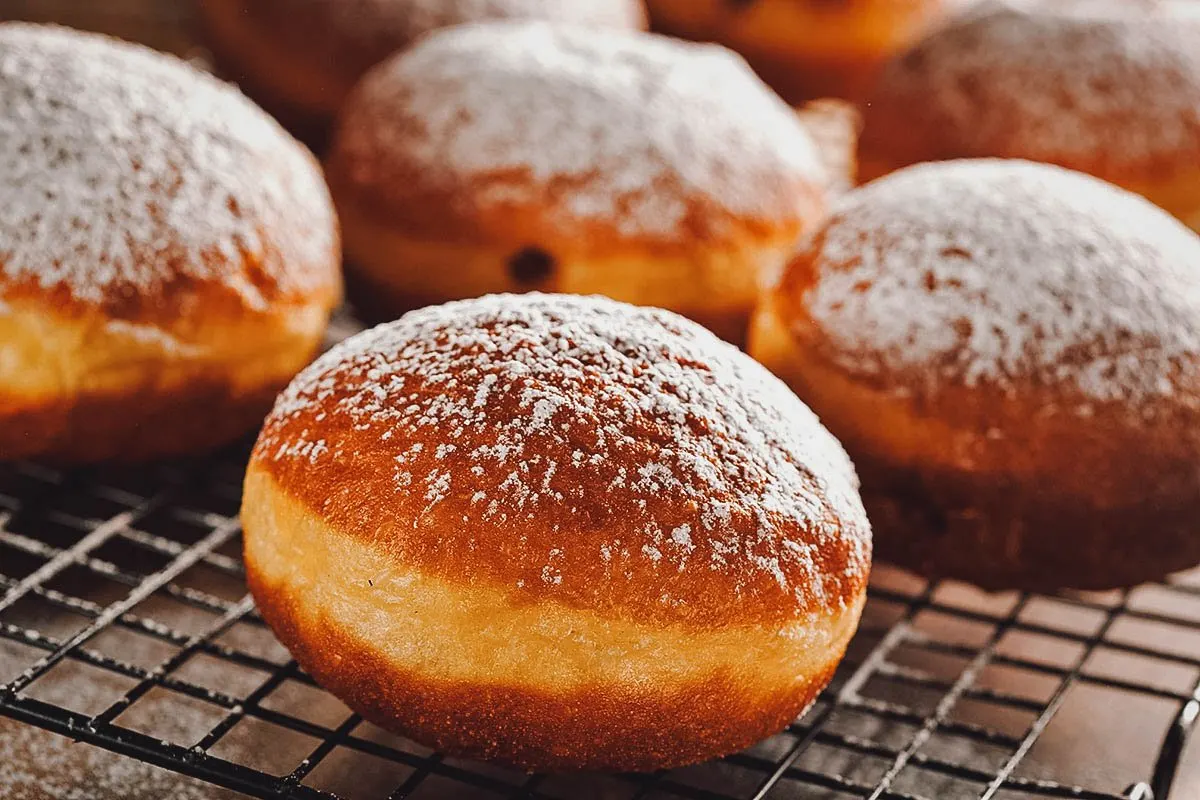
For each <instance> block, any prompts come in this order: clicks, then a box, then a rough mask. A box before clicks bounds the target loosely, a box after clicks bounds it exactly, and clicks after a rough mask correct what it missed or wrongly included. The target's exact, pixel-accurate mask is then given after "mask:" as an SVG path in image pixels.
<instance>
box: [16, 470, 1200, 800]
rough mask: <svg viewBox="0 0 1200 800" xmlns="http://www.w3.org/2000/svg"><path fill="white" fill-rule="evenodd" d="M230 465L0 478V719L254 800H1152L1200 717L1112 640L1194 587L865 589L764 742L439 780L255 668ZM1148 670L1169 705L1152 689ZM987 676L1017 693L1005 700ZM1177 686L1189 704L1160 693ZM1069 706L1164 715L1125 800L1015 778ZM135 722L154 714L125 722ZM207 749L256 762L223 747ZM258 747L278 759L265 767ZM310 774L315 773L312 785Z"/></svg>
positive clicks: (1187, 630)
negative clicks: (822, 689)
mask: <svg viewBox="0 0 1200 800" xmlns="http://www.w3.org/2000/svg"><path fill="white" fill-rule="evenodd" d="M244 457H245V448H244V447H243V448H235V449H233V450H232V451H230V452H227V453H225V454H224V455H222V456H221V457H219V458H214V459H208V460H202V461H195V462H190V463H181V464H170V465H160V466H156V467H152V468H146V469H130V470H124V471H113V470H99V469H97V470H91V471H81V472H60V471H56V470H53V469H49V468H46V467H42V466H36V465H11V466H6V467H2V468H0V590H2V594H0V668H2V669H3V671H0V681H2V683H0V715H4V716H8V717H12V718H14V719H16V720H18V721H20V722H22V723H26V724H29V725H35V726H39V727H41V728H44V729H47V730H50V731H53V732H55V733H59V734H62V735H64V736H68V737H71V738H73V739H75V740H77V741H81V742H87V743H89V744H93V745H98V746H100V747H103V748H107V749H110V750H113V751H116V752H118V753H122V754H124V755H126V756H130V757H133V758H136V759H140V760H143V761H146V762H149V763H152V764H155V765H158V766H161V767H166V768H169V769H171V770H176V771H179V772H182V773H185V774H188V775H191V776H194V777H197V778H201V779H204V780H206V781H210V782H212V783H215V784H218V785H221V786H224V787H227V788H229V789H234V790H237V791H239V792H243V793H245V794H248V795H250V796H253V797H262V798H268V797H294V798H332V797H338V796H340V794H341V791H342V790H340V789H339V788H338V787H337V786H336V785H335V784H337V783H338V781H339V780H342V781H343V782H344V781H345V780H346V779H347V778H348V776H353V777H354V779H355V781H358V780H359V778H360V776H361V775H362V774H365V772H366V771H371V770H374V771H373V772H372V773H371V774H373V775H376V776H378V775H385V776H390V777H388V778H381V779H380V780H390V781H391V782H392V783H394V785H387V786H382V787H381V786H377V785H375V786H372V788H371V791H373V792H375V794H372V795H370V796H377V797H390V798H407V797H425V796H453V797H462V796H471V797H474V796H478V797H492V798H574V797H578V796H598V797H623V798H626V797H627V798H643V797H645V798H649V797H655V798H665V797H680V798H693V799H694V800H727V799H728V800H732V798H766V797H810V796H818V797H829V798H835V797H838V798H840V797H860V798H872V800H883V799H884V798H887V799H889V800H918V799H919V798H929V799H930V800H932V799H933V798H944V797H980V798H1004V799H1005V800H1009V799H1010V798H1017V797H1050V798H1055V797H1057V798H1078V799H1080V800H1116V798H1122V797H1137V798H1142V800H1147V798H1151V797H1158V798H1160V800H1162V798H1167V797H1168V796H1169V791H1170V786H1171V781H1172V778H1173V777H1174V776H1175V773H1176V769H1177V767H1178V765H1179V763H1180V756H1181V754H1182V752H1183V749H1184V745H1185V743H1186V738H1187V733H1188V729H1189V728H1190V727H1191V725H1192V723H1193V722H1194V720H1195V719H1196V716H1197V713H1198V711H1200V694H1198V693H1200V683H1196V681H1197V680H1198V679H1200V653H1192V654H1188V653H1186V652H1184V651H1182V650H1171V649H1163V648H1159V647H1155V646H1153V643H1146V642H1139V641H1138V636H1137V635H1136V634H1135V635H1130V634H1129V631H1126V632H1125V633H1124V634H1123V633H1122V631H1121V630H1120V629H1121V628H1122V627H1125V628H1128V627H1129V625H1130V624H1131V623H1134V624H1140V625H1150V626H1158V627H1165V628H1167V629H1171V630H1172V631H1174V632H1173V633H1171V634H1170V635H1169V636H1168V637H1167V640H1173V641H1179V640H1180V639H1181V637H1186V636H1192V637H1196V636H1197V632H1198V631H1200V586H1198V585H1194V584H1193V583H1190V582H1187V581H1186V580H1185V581H1183V582H1179V583H1174V584H1170V585H1162V586H1155V587H1143V588H1141V589H1138V590H1134V591H1132V592H1120V593H1111V594H1108V595H1076V596H1067V597H1055V598H1048V597H1040V596H1034V595H1020V596H1017V595H1003V596H988V595H983V594H978V593H974V592H972V591H971V590H969V589H966V588H965V587H955V586H938V585H929V584H925V583H923V582H920V581H916V580H915V579H912V578H907V577H904V576H903V575H900V574H897V573H892V572H891V571H890V570H887V569H886V568H885V569H884V570H882V571H881V577H879V578H877V579H876V580H875V585H874V586H873V587H872V595H871V600H870V603H869V606H868V611H867V614H866V619H865V622H864V626H863V630H862V632H861V633H860V635H859V637H858V639H857V640H856V646H855V647H854V648H853V649H852V653H851V655H850V657H849V658H848V659H847V664H846V666H845V667H844V668H843V670H842V671H841V673H840V674H839V676H838V678H837V679H836V680H835V682H834V684H833V686H832V687H831V688H830V690H829V691H827V692H826V693H825V695H824V696H823V697H822V698H821V699H820V700H819V701H818V703H817V704H816V705H815V706H814V708H813V709H811V710H810V711H809V712H808V714H806V715H805V716H804V717H802V718H801V719H800V720H798V721H797V722H795V723H794V724H793V725H792V726H790V727H789V728H788V729H787V731H785V732H783V733H781V734H780V735H779V736H776V737H774V738H773V739H771V740H769V741H768V742H766V743H764V744H762V745H759V746H758V747H756V748H753V749H752V750H750V751H748V752H746V753H742V754H739V755H735V756H731V757H729V758H728V759H725V760H724V761H722V762H716V763H714V764H710V765H703V766H700V767H695V768H690V769H687V770H677V771H675V772H671V773H663V774H656V775H624V776H604V777H600V776H578V777H575V778H568V777H563V776H552V777H550V776H538V775H535V776H526V775H522V774H517V773H513V772H509V771H507V770H502V769H496V768H493V767H488V766H484V765H477V764H472V763H469V762H458V761H453V760H448V759H446V758H444V757H442V756H441V755H439V754H436V753H431V752H429V751H426V750H423V749H422V748H420V747H419V746H417V745H414V744H413V743H411V742H407V741H405V740H402V739H399V738H396V737H388V736H386V735H384V734H382V732H379V731H378V730H376V729H373V728H371V726H369V725H368V724H367V723H364V722H362V721H361V720H360V719H359V718H358V717H357V716H355V715H354V714H352V713H350V712H349V711H348V710H346V709H344V707H341V706H340V704H336V703H334V702H332V701H331V700H330V699H329V698H328V696H326V697H325V702H324V705H325V706H326V707H327V708H325V709H324V712H323V713H322V715H321V716H322V717H323V718H322V719H314V718H313V716H314V715H313V714H312V713H311V710H312V708H313V707H314V706H320V705H321V703H320V702H316V701H315V700H314V699H313V698H314V696H316V693H317V692H318V691H319V690H318V689H317V688H316V686H315V684H313V682H312V680H311V679H310V678H309V677H308V676H306V675H305V674H304V673H303V672H302V671H301V670H300V669H299V668H298V667H297V666H296V664H295V663H294V662H293V661H291V660H290V659H289V658H287V656H286V653H283V652H282V651H281V650H280V649H279V648H278V647H277V646H275V647H274V648H273V649H272V648H271V647H270V646H269V645H268V647H266V648H265V650H267V651H270V652H264V648H263V647H262V643H263V641H264V640H269V639H270V634H269V631H267V630H266V628H265V626H264V625H263V623H262V621H261V619H260V618H259V617H258V615H257V614H256V612H255V610H254V606H253V603H252V601H251V599H250V598H249V597H248V596H246V595H245V590H244V586H243V584H242V577H243V570H242V564H241V562H240V560H239V558H238V551H239V544H240V543H239V539H240V529H239V525H238V520H237V506H238V498H239V493H240V480H241V466H240V465H241V464H242V462H243V459H244ZM1172 609H1175V610H1172ZM1179 609H1182V610H1183V611H1194V612H1196V614H1195V616H1187V615H1185V614H1184V613H1183V611H1181V610H1179ZM113 634H119V635H118V636H115V637H114V636H113ZM1020 637H1038V638H1040V639H1041V640H1043V641H1044V642H1049V643H1050V644H1052V645H1054V646H1055V647H1052V648H1050V649H1051V650H1054V651H1055V652H1054V653H1053V655H1051V656H1049V657H1047V656H1045V655H1044V654H1045V652H1047V650H1046V648H1045V647H1044V646H1043V647H1042V648H1041V651H1042V653H1043V656H1042V657H1034V656H1031V655H1029V654H1028V653H1027V652H1025V653H1022V650H1023V649H1024V650H1025V651H1028V649H1029V648H1028V647H1024V648H1023V647H1022V645H1021V638H1020ZM130 640H136V641H140V642H143V643H153V644H154V645H155V647H152V648H147V647H143V646H138V645H136V644H131V643H130ZM1161 640H1162V639H1161V637H1160V641H1161ZM1014 642H1017V644H1016V645H1014ZM1035 649H1036V648H1035ZM147 650H149V655H148V654H147V652H146V651H147ZM130 654H135V656H136V657H133V658H131V657H130ZM1102 654H1106V655H1107V656H1109V657H1110V658H1111V657H1113V656H1115V657H1117V658H1120V657H1125V658H1137V659H1143V660H1146V659H1149V660H1151V661H1153V662H1156V663H1158V664H1160V665H1161V666H1162V669H1159V670H1151V671H1150V673H1152V675H1153V676H1157V677H1151V678H1147V677H1145V675H1143V677H1142V678H1141V679H1137V678H1130V677H1122V676H1120V675H1116V674H1113V670H1112V669H1105V668H1104V665H1103V664H1102V663H1101V661H1102V660H1103V659H1099V658H1098V656H1100V655H1102ZM80 665H82V666H83V667H86V671H85V672H84V673H82V674H85V675H93V676H94V675H97V674H100V673H107V674H110V675H113V676H117V677H119V678H120V679H121V681H120V684H119V688H118V689H117V690H114V691H111V693H110V696H107V697H101V698H87V700H86V703H85V705H87V706H88V707H86V708H83V709H76V708H72V707H71V705H72V704H73V702H74V701H73V700H72V701H67V702H64V701H63V700H62V699H61V694H62V687H61V686H59V688H58V689H57V690H56V689H55V687H54V684H55V681H56V677H55V676H56V674H58V673H60V672H61V673H62V674H63V676H65V677H60V678H58V679H57V680H58V682H59V683H60V684H62V683H63V681H66V684H65V685H67V686H69V687H71V690H70V694H71V695H73V696H74V697H79V696H83V695H87V694H88V691H87V685H86V683H81V681H87V680H88V679H87V678H81V677H80V673H79V672H78V668H79V666H80ZM197 665H199V666H200V667H202V668H200V669H198V668H197ZM1172 668H1174V670H1175V672H1177V673H1179V674H1176V675H1174V676H1173V677H1174V680H1175V685H1174V686H1171V685H1168V684H1169V683H1170V681H1169V680H1167V681H1165V680H1164V679H1162V675H1163V674H1164V670H1166V671H1170V670H1171V669H1172ZM1003 674H1010V675H1011V674H1016V675H1019V676H1023V677H1022V678H1019V679H1013V680H1009V681H1007V684H1008V686H1006V685H1005V684H1006V682H1005V681H1004V680H1003V679H1002V678H998V676H1002V675H1003ZM1185 674H1186V676H1187V679H1189V680H1191V681H1193V684H1192V685H1191V686H1190V687H1188V686H1182V685H1179V679H1180V678H1181V677H1184V675H1185ZM1028 679H1036V680H1034V681H1032V684H1031V683H1030V681H1029V680H1028ZM1033 684H1036V686H1037V687H1038V690H1037V691H1032V692H1031V691H1029V690H1028V686H1029V685H1033ZM1012 685H1022V686H1025V689H1023V690H1022V692H1023V693H1022V692H1018V691H1014V690H1013V689H1012V688H1011V686H1012ZM1080 687H1098V688H1102V689H1105V690H1110V691H1113V692H1117V693H1121V694H1124V695H1132V696H1140V697H1143V698H1148V699H1151V700H1156V701H1159V702H1162V703H1166V704H1167V705H1168V706H1170V708H1171V710H1172V713H1171V714H1170V715H1169V717H1168V718H1167V719H1165V720H1164V722H1165V724H1162V725H1161V727H1160V729H1159V731H1158V736H1159V737H1161V741H1162V747H1161V750H1160V752H1159V754H1158V756H1157V758H1158V761H1157V764H1156V765H1155V766H1154V768H1153V769H1151V768H1150V767H1149V765H1148V766H1147V769H1146V772H1145V773H1144V774H1131V775H1129V776H1128V780H1129V781H1130V782H1133V783H1134V785H1133V786H1131V787H1129V788H1128V789H1126V788H1125V787H1124V785H1123V784H1122V785H1119V786H1109V787H1101V788H1088V787H1075V786H1067V785H1063V784H1062V783H1058V782H1054V781H1051V780H1047V779H1046V775H1047V770H1046V769H1042V770H1041V771H1040V773H1039V774H1037V775H1036V776H1033V777H1031V776H1029V775H1026V774H1023V773H1022V770H1021V767H1022V765H1023V762H1024V760H1025V759H1026V758H1027V757H1028V756H1029V755H1030V753H1031V751H1032V750H1033V749H1034V748H1035V747H1036V746H1037V745H1038V744H1039V742H1040V741H1041V740H1042V739H1043V737H1046V736H1047V735H1048V731H1049V730H1050V728H1051V727H1052V726H1053V724H1054V721H1055V719H1056V714H1058V713H1059V712H1060V711H1061V710H1062V709H1063V707H1064V705H1065V704H1066V703H1067V702H1068V700H1069V697H1070V695H1071V693H1072V691H1073V690H1075V689H1076V688H1080ZM297 692H299V693H301V694H303V695H304V696H305V698H306V699H303V700H298V699H296V697H295V695H296V694H297ZM305 693H307V694H305ZM288 695H291V696H292V697H291V698H290V699H288V700H287V701H286V702H279V697H281V696H288ZM56 697H59V698H60V699H57V700H56V699H55V698H56ZM176 700H179V701H186V702H187V703H189V704H196V705H199V706H201V707H205V708H206V709H207V710H208V713H206V714H200V715H196V714H194V713H191V712H190V711H189V715H190V716H192V717H195V716H200V717H202V718H203V720H204V722H203V723H202V724H200V725H199V726H198V727H197V726H195V725H192V726H191V727H192V730H191V731H186V732H185V731H178V732H176V731H167V732H165V733H164V731H162V730H156V729H154V725H153V724H152V722H151V723H148V722H147V720H151V721H152V720H153V719H154V718H155V717H156V716H157V717H161V716H162V715H163V713H164V712H163V711H162V710H161V709H166V712H165V713H166V714H167V715H168V716H169V715H170V714H171V713H172V712H171V709H173V708H175V707H176V706H177V705H178V704H177V703H176ZM151 707H158V708H159V709H160V710H158V711H155V712H154V713H145V712H146V710H147V709H148V708H151ZM176 722H177V721H176V720H171V721H169V722H168V727H170V726H171V725H174V724H175V723H176ZM248 730H249V731H251V732H253V733H248V732H247V731H248ZM268 732H269V733H268ZM1101 733H1102V734H1103V735H1105V736H1114V737H1117V738H1120V737H1121V736H1122V731H1121V730H1112V731H1107V732H1101ZM231 737H233V738H236V739H241V740H243V741H250V740H254V741H257V742H259V743H260V744H259V746H258V747H257V748H247V747H228V746H226V744H227V741H228V740H230V738H231ZM263 742H269V743H270V744H262V743H263ZM280 742H285V743H286V747H283V748H282V750H284V751H286V752H285V753H280V752H276V750H277V749H278V748H276V745H277V744H278V743H280ZM1088 748H1089V749H1092V745H1088ZM1154 748H1155V749H1156V750H1157V749H1158V742H1157V741H1156V742H1154ZM268 761H269V762H270V763H266V762H268ZM359 762H361V763H359ZM329 763H336V764H338V765H339V766H338V767H337V768H327V769H324V770H323V769H322V767H323V765H326V764H329ZM1051 766H1053V765H1051ZM1142 778H1144V779H1145V780H1146V782H1145V783H1141V782H1140V779H1142ZM331 781H332V783H331ZM601 783H602V784H603V785H604V786H605V787H606V788H604V789H603V790H602V791H601V792H600V793H597V791H598V790H597V789H596V786H597V785H599V784H601ZM431 785H432V786H433V787H434V789H433V790H429V791H432V792H434V794H432V795H427V794H426V793H425V792H426V790H427V789H428V787H429V786H431ZM351 788H353V787H351ZM358 788H360V789H361V788H362V786H361V784H360V785H359V787H358ZM439 791H440V792H441V794H440V795H439V794H437V793H436V792H439ZM348 796H349V795H348ZM358 796H366V795H361V794H360V795H358Z"/></svg>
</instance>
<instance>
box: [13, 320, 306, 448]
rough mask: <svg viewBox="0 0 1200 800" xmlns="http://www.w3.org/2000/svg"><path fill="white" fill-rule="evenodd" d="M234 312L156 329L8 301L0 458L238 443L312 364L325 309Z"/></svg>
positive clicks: (148, 325)
mask: <svg viewBox="0 0 1200 800" xmlns="http://www.w3.org/2000/svg"><path fill="white" fill-rule="evenodd" d="M233 305H234V307H233V308H228V307H227V308H222V306H221V305H220V304H217V303H213V304H210V305H209V306H207V307H206V308H207V309H208V310H210V311H211V312H212V313H211V316H207V317H205V318H203V319H197V318H195V317H181V318H180V320H179V321H178V323H177V324H176V325H174V326H171V327H160V326H159V325H157V324H155V323H153V322H131V321H130V320H128V319H119V318H115V317H112V316H109V315H108V314H107V313H106V312H104V311H98V310H91V311H87V310H80V309H77V308H75V309H72V308H71V307H70V306H68V307H67V313H58V312H57V311H56V310H55V309H54V308H53V307H52V306H49V305H47V304H46V303H44V302H43V301H42V300H40V299H39V300H24V299H23V300H20V301H15V300H11V299H10V300H9V301H8V302H6V303H4V304H3V305H2V306H0V341H4V343H5V353H4V356H5V357H4V359H3V360H0V387H3V388H0V460H8V459H16V458H44V459H48V460H51V461H58V462H68V463H70V462H97V461H110V460H111V461H138V460H145V459H150V458H159V457H163V456H168V455H178V454H187V453H191V452H203V451H208V450H211V449H213V448H216V447H218V446H220V445H222V444H225V443H226V442H228V441H230V440H232V439H235V438H237V437H238V436H241V435H243V434H246V433H247V432H249V431H250V430H252V429H253V428H255V427H256V426H257V425H259V424H260V423H261V422H262V419H263V417H265V416H266V412H267V411H268V410H269V409H270V406H271V402H272V401H273V399H274V397H275V395H276V394H277V393H278V392H279V390H280V389H282V388H283V387H284V386H285V385H286V384H287V382H288V381H289V380H290V379H291V378H292V376H294V375H295V374H296V372H298V371H299V370H300V369H301V368H303V367H304V365H305V364H307V363H308V362H309V360H310V359H311V358H312V355H313V353H314V352H315V351H316V349H317V346H318V344H319V342H320V339H321V335H322V333H323V331H324V329H325V326H326V322H327V320H328V317H329V307H328V305H327V304H325V303H323V302H321V301H320V300H315V301H313V302H311V303H307V304H302V305H293V306H276V307H275V308H274V309H273V310H272V313H271V314H269V315H268V314H262V315H246V314H244V313H238V312H239V311H240V308H238V307H237V304H233Z"/></svg>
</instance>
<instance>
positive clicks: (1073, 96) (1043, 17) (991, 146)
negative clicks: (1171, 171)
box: [867, 0, 1200, 179]
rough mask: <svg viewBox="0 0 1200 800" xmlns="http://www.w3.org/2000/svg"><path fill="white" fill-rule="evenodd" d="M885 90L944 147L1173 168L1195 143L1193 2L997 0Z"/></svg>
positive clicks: (960, 152)
mask: <svg viewBox="0 0 1200 800" xmlns="http://www.w3.org/2000/svg"><path fill="white" fill-rule="evenodd" d="M889 96H890V97H891V98H892V102H894V103H897V104H900V105H899V107H898V109H897V113H902V114H904V116H905V118H906V119H907V120H909V121H910V123H916V124H921V125H927V126H928V127H929V130H930V133H931V136H930V138H931V139H934V140H944V141H945V143H946V146H947V148H948V150H949V151H950V152H946V153H942V154H938V155H941V156H943V157H970V156H1004V157H1018V158H1029V159H1033V160H1037V161H1048V162H1052V163H1057V164H1061V165H1063V166H1068V167H1072V168H1077V169H1086V170H1087V171H1096V173H1097V174H1100V175H1102V176H1103V177H1108V178H1110V179H1117V178H1119V177H1121V176H1122V175H1123V173H1126V172H1128V171H1134V172H1135V174H1136V173H1138V172H1140V171H1142V170H1146V169H1154V168H1173V166H1174V165H1175V164H1176V163H1178V160H1179V158H1180V154H1181V153H1183V154H1186V155H1187V157H1189V158H1193V159H1194V158H1195V157H1196V154H1197V153H1200V114H1197V111H1196V109H1197V108H1198V107H1200V6H1198V5H1197V4H1196V3H1194V2H1191V1H1190V0H1054V2H1045V1H1044V0H1024V2H1012V0H1010V2H1005V3H1001V2H993V3H990V4H987V5H985V6H984V7H983V8H982V9H981V10H980V11H979V12H978V13H974V14H968V15H965V16H964V17H963V18H961V19H960V20H959V21H957V22H955V23H952V24H950V25H948V26H946V27H945V28H943V29H941V30H940V31H938V32H935V33H934V34H932V35H931V36H930V38H928V39H927V40H926V41H924V42H922V43H921V44H920V45H918V46H917V47H916V48H915V49H914V50H913V51H912V52H911V53H909V54H908V56H906V57H905V58H903V59H901V60H899V61H897V62H896V63H895V64H893V65H892V67H891V68H890V70H889V71H888V72H887V73H886V76H885V77H884V79H883V81H882V83H881V87H880V91H879V99H880V100H882V101H884V102H885V103H887V102H888V98H889ZM869 109H870V107H869V106H868V116H869V114H870V110H869ZM873 133H877V134H878V135H879V136H878V137H876V138H879V137H882V136H885V135H887V132H886V131H884V130H883V128H879V129H878V130H874V131H873V130H872V128H871V126H869V125H868V129H867V135H868V136H871V135H872V134H873ZM879 146H880V147H881V148H885V149H886V147H887V144H886V140H884V139H882V138H880V145H879Z"/></svg>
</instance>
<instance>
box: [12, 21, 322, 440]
mask: <svg viewBox="0 0 1200 800" xmlns="http://www.w3.org/2000/svg"><path fill="white" fill-rule="evenodd" d="M0 187H3V200H2V202H0V460H2V459H12V458H26V457H39V458H49V459H53V460H59V461H96V460H103V459H120V460H128V459H141V458H149V457H155V456H162V455H168V454H174V453H183V452H187V451H191V450H195V449H199V448H209V447H213V446H216V445H219V444H222V443H224V442H226V441H228V440H230V439H233V438H236V437H237V436H240V435H241V434H244V433H246V432H247V431H249V430H250V429H251V428H253V427H255V426H256V425H258V424H259V423H260V422H261V421H262V418H263V416H264V415H265V414H266V412H267V411H268V410H269V409H270V407H271V402H272V400H273V398H274V396H275V394H276V393H278V391H279V390H280V389H281V388H282V387H283V386H285V385H286V384H287V382H288V381H289V380H290V379H291V378H292V377H293V376H294V375H295V374H296V373H297V372H298V371H299V370H300V369H301V368H302V367H303V366H304V365H305V364H306V363H308V361H309V359H310V358H311V356H312V354H313V352H314V351H315V349H316V347H317V346H318V344H319V341H320V338H321V336H322V333H323V331H324V329H325V325H326V323H327V321H328V318H329V314H330V310H331V308H332V307H333V305H334V304H335V302H336V301H337V299H338V295H339V278H338V268H339V264H338V262H339V247H338V235H337V225H336V221H335V218H334V215H333V210H332V204H331V203H330V200H329V196H328V193H327V191H326V189H325V186H324V184H323V182H322V180H321V173H320V167H319V165H318V164H317V163H316V162H315V161H314V159H313V158H312V156H311V155H309V154H308V153H307V152H306V151H305V150H304V149H303V148H302V147H301V146H299V145H297V144H296V143H295V142H294V141H293V140H291V139H290V138H289V137H288V135H287V134H286V133H284V132H283V131H282V130H281V129H280V128H279V127H278V125H276V124H275V123H274V122H273V121H272V120H270V119H269V118H268V117H267V116H266V115H265V114H263V113H262V112H261V111H259V110H258V109H257V108H255V107H254V106H253V105H251V104H250V103H249V102H248V101H247V100H246V99H245V98H244V97H242V96H241V95H240V94H239V93H238V92H237V91H236V90H235V89H233V88H231V87H229V86H226V85H224V84H222V83H220V82H218V81H216V80H215V79H213V78H211V77H208V76H206V75H204V74H202V73H200V72H197V71H196V70H194V69H192V68H191V67H189V66H187V65H186V64H184V63H183V62H181V61H179V60H177V59H175V58H172V57H169V56H164V55H161V54H158V53H154V52H152V51H150V50H147V49H145V48H142V47H138V46H135V45H130V44H124V43H121V42H118V41H116V40H112V39H108V38H105V37H101V36H96V35H93V34H83V33H77V32H73V31H69V30H67V29H64V28H54V27H43V26H35V25H24V24H17V23H6V24H3V25H0Z"/></svg>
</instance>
